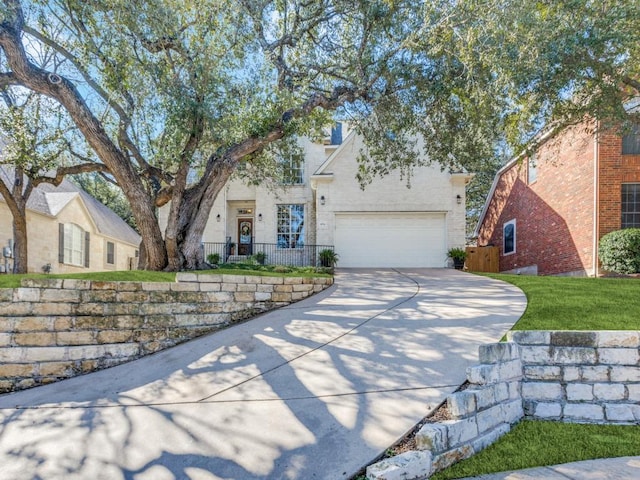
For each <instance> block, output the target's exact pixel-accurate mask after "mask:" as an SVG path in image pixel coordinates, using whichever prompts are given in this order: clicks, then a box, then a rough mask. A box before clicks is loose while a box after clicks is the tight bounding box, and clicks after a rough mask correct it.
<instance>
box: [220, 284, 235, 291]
mask: <svg viewBox="0 0 640 480" xmlns="http://www.w3.org/2000/svg"><path fill="white" fill-rule="evenodd" d="M236 290H238V284H237V283H221V284H220V291H221V292H235V291H236Z"/></svg>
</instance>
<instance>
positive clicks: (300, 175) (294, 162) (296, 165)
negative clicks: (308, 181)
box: [281, 153, 304, 185]
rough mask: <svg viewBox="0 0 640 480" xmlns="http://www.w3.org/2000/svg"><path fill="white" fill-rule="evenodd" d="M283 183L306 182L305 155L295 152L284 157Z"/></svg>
mask: <svg viewBox="0 0 640 480" xmlns="http://www.w3.org/2000/svg"><path fill="white" fill-rule="evenodd" d="M281 163H282V183H284V184H285V185H300V184H302V183H304V155H302V154H299V153H293V154H291V155H290V156H289V157H288V158H283V159H282V160H281Z"/></svg>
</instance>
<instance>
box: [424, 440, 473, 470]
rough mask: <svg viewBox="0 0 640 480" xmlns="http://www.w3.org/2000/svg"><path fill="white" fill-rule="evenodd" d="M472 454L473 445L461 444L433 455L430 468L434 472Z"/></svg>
mask: <svg viewBox="0 0 640 480" xmlns="http://www.w3.org/2000/svg"><path fill="white" fill-rule="evenodd" d="M473 454H474V451H473V447H472V446H471V445H470V444H467V445H462V446H460V447H457V448H453V449H451V450H449V451H448V452H444V453H442V454H441V455H438V456H436V457H434V458H433V460H432V461H431V468H432V470H433V471H434V472H439V471H440V470H444V469H445V468H449V467H450V466H451V465H453V464H454V463H458V462H459V461H461V460H464V459H466V458H469V457H471V456H472V455H473Z"/></svg>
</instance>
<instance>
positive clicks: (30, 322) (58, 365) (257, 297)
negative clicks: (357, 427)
mask: <svg viewBox="0 0 640 480" xmlns="http://www.w3.org/2000/svg"><path fill="white" fill-rule="evenodd" d="M177 280H178V281H177V282H175V283H152V282H96V281H88V280H58V279H42V280H40V279H38V280H36V279H25V280H23V282H22V287H21V288H15V289H0V393H5V392H10V391H14V390H21V389H25V388H30V387H33V386H37V385H42V384H47V383H51V382H55V381H58V380H61V379H64V378H69V377H73V376H75V375H79V374H83V373H88V372H91V371H95V370H99V369H102V368H106V367H110V366H114V365H117V364H120V363H124V362H127V361H130V360H133V359H135V358H139V357H141V356H144V355H147V354H150V353H154V352H157V351H159V350H162V349H164V348H167V347H170V346H173V345H176V344H178V343H182V342H184V341H187V340H190V339H192V338H195V337H198V336H201V335H204V334H206V333H210V332H214V331H216V330H219V329H221V328H223V327H225V326H227V325H230V324H232V323H234V322H238V321H241V320H244V319H247V318H249V317H252V316H255V315H257V314H259V313H262V312H265V311H268V310H271V309H274V308H277V307H281V306H285V305H288V304H290V303H292V302H294V301H297V300H301V299H303V298H306V297H308V296H310V295H312V294H314V293H317V292H320V291H322V290H323V289H325V288H327V287H328V286H330V285H331V284H332V282H333V280H332V279H330V278H297V277H291V278H287V277H284V278H283V277H258V276H244V275H210V274H201V273H198V274H196V273H183V274H178V278H177Z"/></svg>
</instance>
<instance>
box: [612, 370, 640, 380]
mask: <svg viewBox="0 0 640 480" xmlns="http://www.w3.org/2000/svg"><path fill="white" fill-rule="evenodd" d="M610 379H611V381H612V382H640V367H625V366H613V367H611V373H610Z"/></svg>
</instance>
